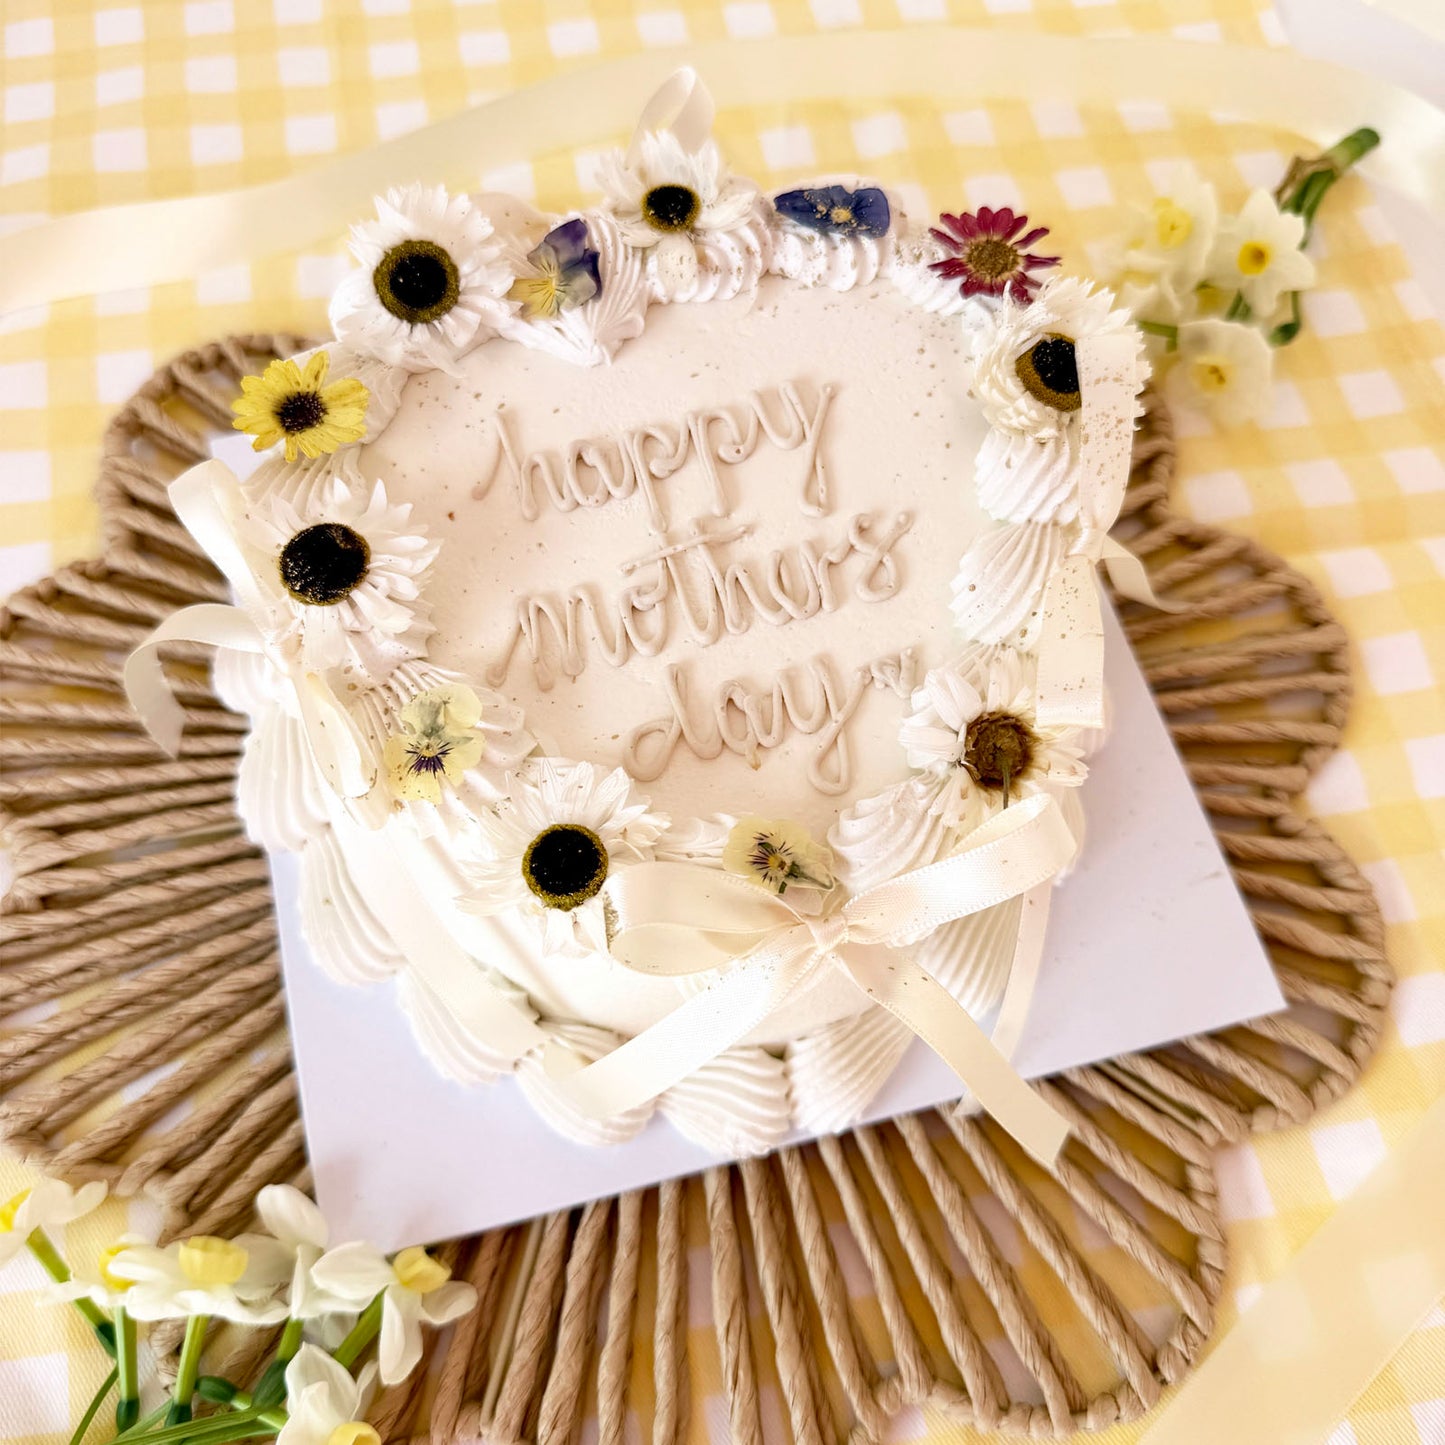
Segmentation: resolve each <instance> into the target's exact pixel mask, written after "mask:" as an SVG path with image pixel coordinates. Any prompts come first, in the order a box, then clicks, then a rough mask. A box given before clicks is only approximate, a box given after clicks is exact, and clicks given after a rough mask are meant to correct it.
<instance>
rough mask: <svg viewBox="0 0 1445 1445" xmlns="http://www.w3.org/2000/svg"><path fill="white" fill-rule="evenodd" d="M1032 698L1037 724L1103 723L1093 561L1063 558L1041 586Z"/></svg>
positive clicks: (1100, 624) (1100, 627) (1100, 630)
mask: <svg viewBox="0 0 1445 1445" xmlns="http://www.w3.org/2000/svg"><path fill="white" fill-rule="evenodd" d="M1038 658H1039V661H1038V673H1037V681H1036V688H1037V701H1036V703H1035V707H1034V717H1035V719H1036V721H1037V722H1038V723H1039V725H1040V726H1041V727H1046V728H1056V727H1085V728H1098V727H1102V726H1103V725H1104V614H1103V610H1102V608H1101V607H1100V604H1099V584H1098V580H1097V579H1096V577H1095V576H1094V563H1093V560H1092V559H1091V558H1089V557H1086V556H1084V555H1082V554H1079V555H1077V556H1073V557H1067V558H1065V559H1064V564H1063V566H1061V567H1060V568H1059V569H1058V570H1057V571H1056V572H1055V573H1054V574H1053V576H1052V577H1050V578H1049V584H1048V586H1047V587H1046V588H1045V589H1044V605H1043V624H1042V627H1041V630H1040V633H1039V648H1038Z"/></svg>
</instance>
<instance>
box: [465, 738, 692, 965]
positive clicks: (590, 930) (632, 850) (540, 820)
mask: <svg viewBox="0 0 1445 1445" xmlns="http://www.w3.org/2000/svg"><path fill="white" fill-rule="evenodd" d="M666 827H667V819H666V818H665V817H663V816H662V815H661V814H658V813H653V812H651V811H650V810H649V807H648V804H647V801H646V800H645V799H643V798H640V797H638V796H637V794H636V793H634V791H633V786H632V780H631V778H629V777H628V776H627V774H626V773H625V772H624V771H623V770H622V769H621V768H616V769H614V770H613V771H612V772H605V771H604V770H603V769H601V768H598V767H594V766H593V765H592V764H591V763H567V762H562V761H559V760H556V759H551V758H547V759H540V760H538V761H537V762H536V763H535V764H533V765H532V767H530V768H529V769H527V771H526V772H524V773H521V774H518V775H516V776H514V777H513V778H512V779H511V780H510V786H509V788H508V799H507V801H506V802H504V803H502V804H500V805H499V806H498V807H497V808H495V809H491V810H489V811H488V812H486V813H484V814H482V815H481V816H480V817H479V818H478V820H477V842H478V844H479V845H480V852H481V854H482V856H480V857H479V858H478V859H477V860H476V861H475V862H474V863H473V864H472V865H471V866H470V867H469V868H468V869H467V874H468V881H469V882H470V884H471V885H472V886H471V892H470V894H469V896H468V897H467V898H466V899H465V900H464V901H463V904H462V906H463V907H464V908H466V909H467V910H468V911H470V912H472V913H477V914H481V915H483V916H490V915H492V914H496V913H501V912H504V911H505V910H508V909H514V908H515V909H520V910H521V911H522V912H524V913H527V914H530V915H532V916H533V917H535V918H537V919H539V920H540V921H541V923H542V927H543V932H544V945H545V947H546V950H547V952H548V953H564V954H576V953H589V952H591V953H605V952H606V950H607V926H606V918H605V916H604V911H603V906H602V898H601V893H602V888H603V885H604V884H605V883H606V882H607V879H608V878H609V876H610V875H611V873H612V871H613V869H614V868H616V867H618V866H619V865H622V866H625V865H626V864H628V863H632V862H638V861H644V860H647V859H650V858H651V857H652V856H653V846H654V844H656V842H657V841H658V839H659V838H660V837H661V836H662V834H663V831H664V830H665V829H666Z"/></svg>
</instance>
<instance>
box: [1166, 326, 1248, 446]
mask: <svg viewBox="0 0 1445 1445" xmlns="http://www.w3.org/2000/svg"><path fill="white" fill-rule="evenodd" d="M1273 369H1274V352H1273V350H1272V349H1271V347H1270V344H1269V342H1267V341H1266V340H1265V339H1264V337H1263V336H1262V335H1261V334H1260V333H1259V332H1258V331H1257V330H1256V329H1255V328H1254V327H1253V326H1245V325H1243V324H1241V323H1240V322H1238V321H1187V322H1185V323H1184V325H1183V326H1181V327H1180V328H1179V345H1178V350H1177V352H1176V353H1175V358H1174V365H1173V366H1172V367H1171V369H1170V372H1169V382H1168V385H1169V392H1170V395H1171V396H1172V397H1173V398H1174V399H1175V400H1176V401H1182V402H1184V403H1185V404H1186V405H1192V406H1194V407H1197V408H1198V409H1199V410H1201V411H1203V412H1205V413H1206V414H1208V415H1209V416H1212V417H1214V418H1215V420H1217V421H1220V422H1223V423H1224V424H1225V425H1227V426H1237V425H1239V424H1241V423H1243V422H1246V421H1250V420H1252V419H1254V418H1256V417H1258V416H1260V415H1262V414H1263V413H1264V412H1265V411H1267V410H1268V409H1269V404H1270V377H1271V373H1272V371H1273Z"/></svg>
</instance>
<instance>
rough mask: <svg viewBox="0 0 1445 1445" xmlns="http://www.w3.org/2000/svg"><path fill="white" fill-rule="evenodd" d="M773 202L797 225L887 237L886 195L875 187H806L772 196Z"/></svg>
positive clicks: (842, 232) (889, 216)
mask: <svg viewBox="0 0 1445 1445" xmlns="http://www.w3.org/2000/svg"><path fill="white" fill-rule="evenodd" d="M773 205H774V206H775V207H776V209H777V212H778V214H779V215H780V216H783V217H784V218H786V219H787V220H789V221H792V222H793V223H794V224H796V225H799V226H806V227H807V228H808V229H809V230H810V231H828V232H832V233H834V234H836V235H844V236H851V235H855V234H856V235H860V236H886V235H887V234H888V227H889V225H890V224H891V223H892V219H893V216H892V212H891V210H890V209H889V206H888V197H887V196H886V195H884V193H883V192H882V191H881V190H879V189H878V187H877V186H859V187H858V189H857V190H856V191H850V190H849V189H848V188H847V186H814V187H805V188H803V189H801V190H796V191H784V192H783V194H782V195H780V196H775V197H774V198H773Z"/></svg>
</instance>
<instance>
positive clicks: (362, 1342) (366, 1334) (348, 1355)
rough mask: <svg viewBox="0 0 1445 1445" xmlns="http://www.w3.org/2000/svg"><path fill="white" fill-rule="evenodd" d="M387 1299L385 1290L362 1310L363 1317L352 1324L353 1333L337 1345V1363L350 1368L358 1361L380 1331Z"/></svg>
mask: <svg viewBox="0 0 1445 1445" xmlns="http://www.w3.org/2000/svg"><path fill="white" fill-rule="evenodd" d="M385 1299H386V1291H385V1290H383V1291H382V1292H381V1293H380V1294H379V1295H377V1297H376V1298H375V1299H374V1300H372V1302H371V1303H370V1304H369V1305H367V1307H366V1308H365V1309H364V1310H363V1311H362V1312H361V1318H360V1319H358V1320H357V1322H356V1323H355V1324H354V1325H352V1327H351V1333H350V1334H348V1335H347V1337H346V1338H345V1339H344V1340H342V1342H341V1343H340V1344H339V1345H338V1346H337V1347H336V1351H335V1354H336V1362H337V1364H339V1365H344V1366H345V1367H346V1368H347V1369H348V1370H349V1369H350V1368H351V1367H352V1366H353V1365H354V1364H355V1363H356V1361H357V1358H358V1357H359V1356H360V1354H361V1352H362V1351H363V1350H364V1349H365V1348H366V1347H367V1346H368V1345H369V1344H370V1343H371V1342H372V1341H373V1340H374V1339H375V1338H376V1337H377V1335H378V1334H379V1333H380V1331H381V1307H382V1303H383V1302H384V1301H385Z"/></svg>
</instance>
